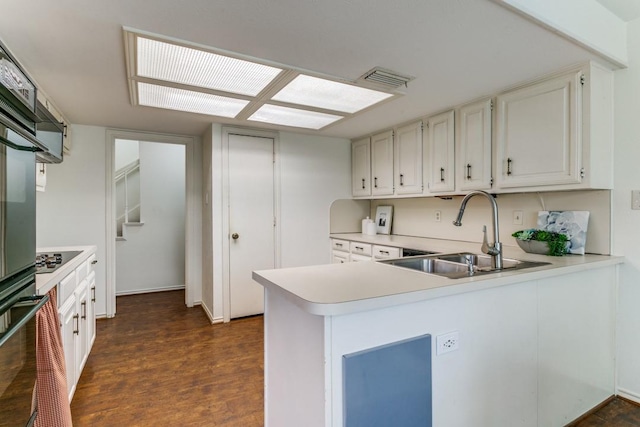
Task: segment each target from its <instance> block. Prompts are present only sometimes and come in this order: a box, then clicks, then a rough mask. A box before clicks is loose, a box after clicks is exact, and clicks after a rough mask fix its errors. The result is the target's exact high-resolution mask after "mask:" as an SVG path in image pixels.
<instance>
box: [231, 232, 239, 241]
mask: <svg viewBox="0 0 640 427" xmlns="http://www.w3.org/2000/svg"><path fill="white" fill-rule="evenodd" d="M238 237H240V235H239V234H238V233H233V234H232V235H231V238H232V239H233V240H238Z"/></svg>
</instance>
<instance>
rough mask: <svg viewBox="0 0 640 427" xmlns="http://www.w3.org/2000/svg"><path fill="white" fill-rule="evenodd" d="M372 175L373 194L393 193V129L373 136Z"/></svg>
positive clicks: (384, 194)
mask: <svg viewBox="0 0 640 427" xmlns="http://www.w3.org/2000/svg"><path fill="white" fill-rule="evenodd" d="M371 177H372V180H373V187H372V188H371V194H372V195H373V196H386V195H392V194H393V131H387V132H382V133H379V134H376V135H373V136H372V137H371Z"/></svg>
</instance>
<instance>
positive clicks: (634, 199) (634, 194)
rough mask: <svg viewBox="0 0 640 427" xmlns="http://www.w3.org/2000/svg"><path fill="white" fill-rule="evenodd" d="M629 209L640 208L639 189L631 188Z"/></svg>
mask: <svg viewBox="0 0 640 427" xmlns="http://www.w3.org/2000/svg"><path fill="white" fill-rule="evenodd" d="M631 209H633V210H640V190H631Z"/></svg>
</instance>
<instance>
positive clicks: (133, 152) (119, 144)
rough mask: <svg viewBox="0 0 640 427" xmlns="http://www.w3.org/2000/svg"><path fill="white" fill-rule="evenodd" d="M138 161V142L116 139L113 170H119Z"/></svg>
mask: <svg viewBox="0 0 640 427" xmlns="http://www.w3.org/2000/svg"><path fill="white" fill-rule="evenodd" d="M138 159H140V143H139V141H132V140H129V139H116V155H115V163H114V169H115V170H119V169H120V168H122V167H124V166H127V165H128V164H130V163H133V162H135V161H136V160H138Z"/></svg>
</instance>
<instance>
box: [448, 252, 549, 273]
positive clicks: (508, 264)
mask: <svg viewBox="0 0 640 427" xmlns="http://www.w3.org/2000/svg"><path fill="white" fill-rule="evenodd" d="M492 258H493V257H491V256H489V255H485V254H473V253H470V252H461V253H457V254H445V255H438V259H442V260H447V261H451V262H458V263H460V264H465V265H466V264H468V263H469V260H471V263H472V264H473V265H475V266H477V267H478V268H480V269H487V268H492V266H491V261H492ZM527 262H528V261H518V260H517V259H509V258H502V269H505V268H518V266H519V265H522V264H523V263H527ZM534 264H540V265H544V264H548V263H534ZM520 268H522V267H520Z"/></svg>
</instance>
